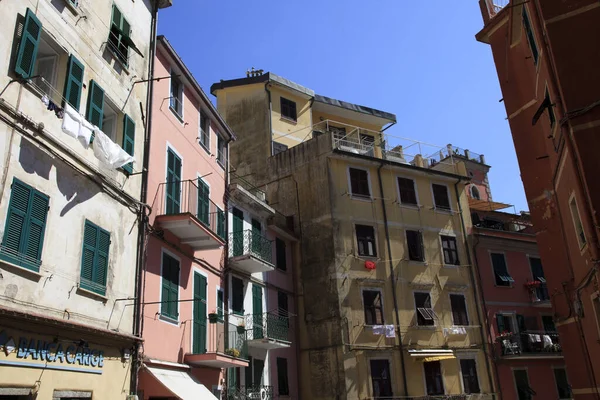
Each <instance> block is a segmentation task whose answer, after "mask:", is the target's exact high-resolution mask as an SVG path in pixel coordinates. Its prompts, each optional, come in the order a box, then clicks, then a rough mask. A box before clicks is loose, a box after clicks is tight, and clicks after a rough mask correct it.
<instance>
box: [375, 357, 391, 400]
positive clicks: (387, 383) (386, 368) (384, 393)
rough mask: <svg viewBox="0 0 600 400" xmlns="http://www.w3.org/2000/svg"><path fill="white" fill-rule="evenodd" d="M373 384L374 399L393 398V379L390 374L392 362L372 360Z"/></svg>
mask: <svg viewBox="0 0 600 400" xmlns="http://www.w3.org/2000/svg"><path fill="white" fill-rule="evenodd" d="M370 364H371V383H372V384H373V397H374V398H375V399H378V398H380V397H391V396H393V395H394V392H392V378H391V374H390V362H389V361H388V360H371V361H370Z"/></svg>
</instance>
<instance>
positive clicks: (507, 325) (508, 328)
mask: <svg viewBox="0 0 600 400" xmlns="http://www.w3.org/2000/svg"><path fill="white" fill-rule="evenodd" d="M496 325H497V326H498V334H501V333H504V332H508V333H517V330H518V329H517V328H516V327H515V323H514V319H513V315H511V314H496Z"/></svg>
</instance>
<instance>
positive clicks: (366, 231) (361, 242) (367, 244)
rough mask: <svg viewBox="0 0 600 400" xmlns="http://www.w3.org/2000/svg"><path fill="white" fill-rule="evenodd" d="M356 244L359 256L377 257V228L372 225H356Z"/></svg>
mask: <svg viewBox="0 0 600 400" xmlns="http://www.w3.org/2000/svg"><path fill="white" fill-rule="evenodd" d="M356 243H357V244H358V255H359V256H366V257H377V246H376V243H375V228H373V227H372V226H370V225H356Z"/></svg>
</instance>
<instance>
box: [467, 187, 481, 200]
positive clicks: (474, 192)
mask: <svg viewBox="0 0 600 400" xmlns="http://www.w3.org/2000/svg"><path fill="white" fill-rule="evenodd" d="M469 193H470V194H471V198H472V199H474V200H481V192H480V191H479V188H478V187H477V185H475V184H474V183H473V184H471V186H470V187H469Z"/></svg>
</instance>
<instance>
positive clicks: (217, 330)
mask: <svg viewBox="0 0 600 400" xmlns="http://www.w3.org/2000/svg"><path fill="white" fill-rule="evenodd" d="M194 332H195V333H196V334H198V337H194V338H193V340H192V354H209V353H219V354H226V355H228V356H231V357H235V358H240V359H244V360H247V359H248V344H247V341H246V334H245V333H239V332H238V329H237V326H236V325H233V324H228V323H224V322H223V320H222V319H219V318H218V317H217V320H216V321H214V322H213V321H211V320H210V319H207V321H206V337H203V335H202V330H201V329H195V330H194Z"/></svg>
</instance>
